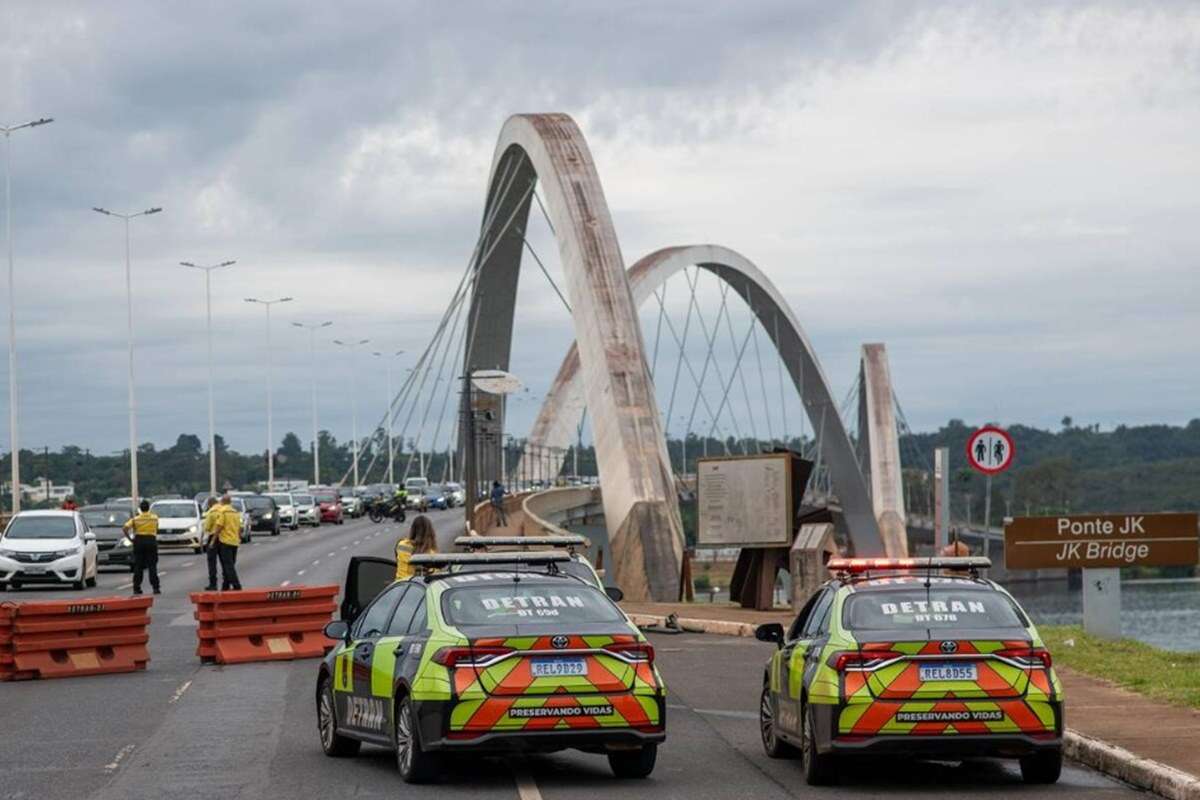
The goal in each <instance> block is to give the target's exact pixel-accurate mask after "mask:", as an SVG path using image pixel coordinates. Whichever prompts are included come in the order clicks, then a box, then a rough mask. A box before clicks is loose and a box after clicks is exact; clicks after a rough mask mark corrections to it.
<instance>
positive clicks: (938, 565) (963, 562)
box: [825, 556, 992, 575]
mask: <svg viewBox="0 0 1200 800" xmlns="http://www.w3.org/2000/svg"><path fill="white" fill-rule="evenodd" d="M825 566H827V567H828V568H829V569H831V570H833V571H834V572H839V573H844V574H847V575H861V574H863V573H866V572H909V571H915V570H920V569H925V570H932V569H956V570H967V571H970V572H975V571H977V570H981V569H988V568H989V567H991V566H992V560H991V559H990V558H983V557H982V556H931V557H929V558H831V559H829V562H828V563H827V564H826V565H825Z"/></svg>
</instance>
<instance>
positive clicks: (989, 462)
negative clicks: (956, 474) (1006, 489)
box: [967, 425, 1017, 475]
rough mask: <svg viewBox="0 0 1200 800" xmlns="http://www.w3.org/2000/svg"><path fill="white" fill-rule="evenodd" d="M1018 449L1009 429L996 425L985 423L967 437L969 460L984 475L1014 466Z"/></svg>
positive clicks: (993, 473)
mask: <svg viewBox="0 0 1200 800" xmlns="http://www.w3.org/2000/svg"><path fill="white" fill-rule="evenodd" d="M1016 450H1017V449H1016V447H1015V446H1013V440H1012V437H1011V436H1009V435H1008V431H1006V430H1004V429H1003V428H997V427H996V426H995V425H984V426H983V427H982V428H980V429H979V430H977V431H975V432H974V433H972V434H971V437H970V438H969V439H967V461H968V462H970V464H971V466H972V467H974V468H975V469H977V470H979V471H980V472H982V473H983V474H984V475H995V474H997V473H1000V472H1004V470H1006V469H1008V468H1009V467H1010V466H1012V460H1013V456H1014V455H1016Z"/></svg>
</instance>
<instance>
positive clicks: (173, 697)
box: [167, 681, 192, 705]
mask: <svg viewBox="0 0 1200 800" xmlns="http://www.w3.org/2000/svg"><path fill="white" fill-rule="evenodd" d="M191 685H192V682H191V681H184V682H183V684H182V685H181V686H180V687H179V688H178V689H176V690H175V694H173V695H171V699H170V700H168V701H167V704H168V705H174V704H175V703H178V702H179V698H181V697H183V693H184V692H186V691H187V690H188V687H189V686H191Z"/></svg>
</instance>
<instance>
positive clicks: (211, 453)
mask: <svg viewBox="0 0 1200 800" xmlns="http://www.w3.org/2000/svg"><path fill="white" fill-rule="evenodd" d="M236 263H237V262H236V261H222V262H221V263H220V264H213V265H211V266H207V267H202V266H199V265H198V264H193V263H192V262H190V261H180V262H179V265H180V266H182V267H191V268H192V269H202V270H204V314H205V318H206V325H205V331H206V335H207V337H208V493H209V494H210V495H212V496H214V497H215V496H216V494H217V428H216V420H215V417H214V414H213V347H212V272H213V270H214V269H221V268H222V267H232V266H233V265H234V264H236Z"/></svg>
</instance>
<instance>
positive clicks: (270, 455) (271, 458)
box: [267, 303, 275, 492]
mask: <svg viewBox="0 0 1200 800" xmlns="http://www.w3.org/2000/svg"><path fill="white" fill-rule="evenodd" d="M274 449H275V437H274V436H273V435H272V434H271V304H270V303H268V304H267V491H268V492H269V491H272V490H273V489H274V488H275V453H274V452H273V451H274Z"/></svg>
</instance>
